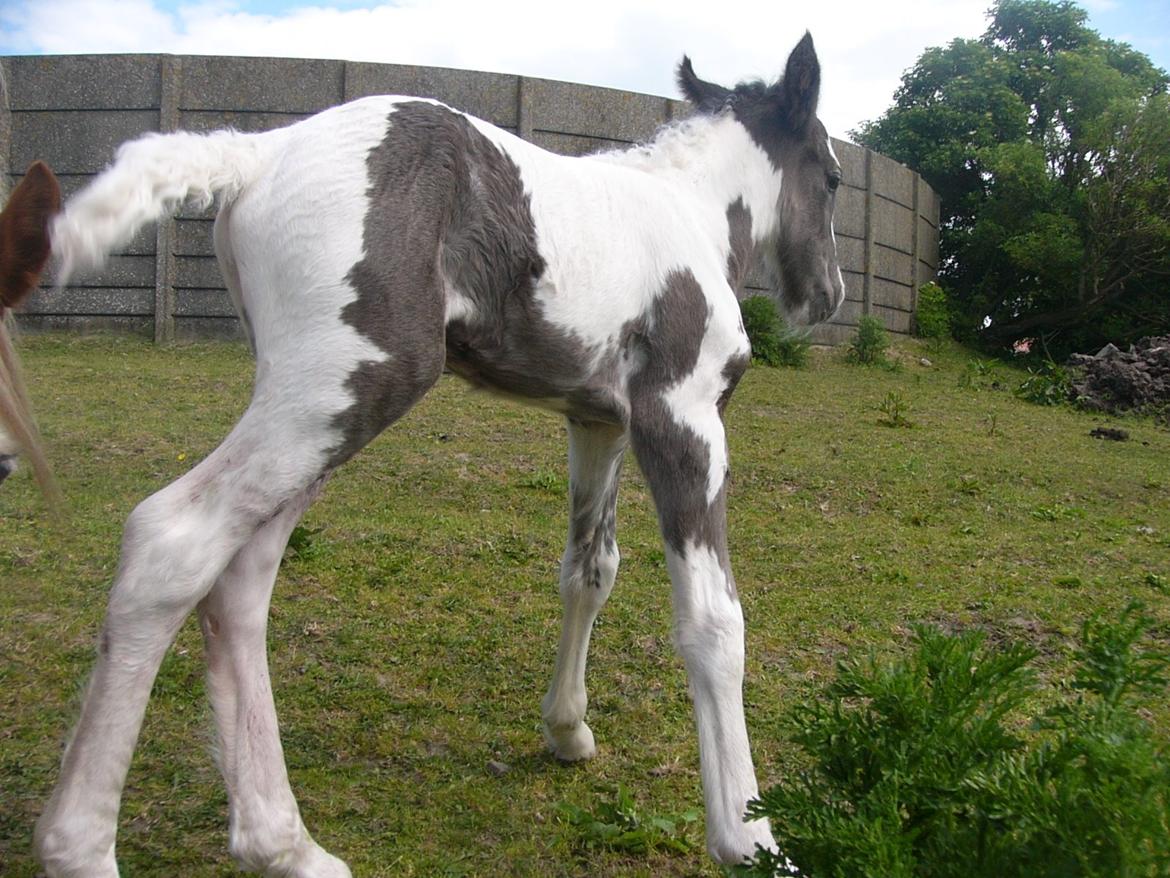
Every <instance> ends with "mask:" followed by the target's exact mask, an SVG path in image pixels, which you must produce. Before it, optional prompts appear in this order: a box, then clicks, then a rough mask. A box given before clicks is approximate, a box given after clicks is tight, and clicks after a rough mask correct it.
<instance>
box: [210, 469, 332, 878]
mask: <svg viewBox="0 0 1170 878" xmlns="http://www.w3.org/2000/svg"><path fill="white" fill-rule="evenodd" d="M323 481H324V480H322V481H321V482H318V483H316V484H314V485H312V486H311V487H309V488H308V489H306V490H305V491H304V492H303V493H301V494H300V495H299V496H297V497H295V498H293V499H292V500H290V501H288V502H287V503H285V504H284V506H283V507H281V509H280V511H279V512H278V513H277V514H276V515H275V516H274V517H273V518H272V519H271V520H270V521H268V522H267V523H265V524H264V525H263V526H262V527H261V528H260V529H259V530H257V531H256V534H255V536H253V537H252V540H251V542H249V543H248V544H247V545H246V546H244V547H243V548H241V549H240V550H239V552H237V553H236V555H235V557H234V558H232V560H231V562H230V563H229V564H228V566H227V569H226V570H224V572H223V574H222V575H221V576H220V577H219V579H218V580H216V583H215V586H214V587H213V588H212V589H211V592H210V593H209V594H208V595H207V597H206V598H204V599H203V601H202V602H201V603H200V604H199V621H200V627H201V629H202V631H203V643H204V650H205V654H206V656H207V682H208V685H207V689H208V694H209V697H210V699H211V703H212V707H213V710H214V713H215V719H216V727H217V744H218V747H217V754H216V755H217V762H218V763H219V767H220V770H221V772H222V773H223V777H224V782H225V785H226V786H227V791H228V810H229V850H230V851H231V853H232V856H233V857H234V858H235V859H236V860H237V861H238V862H239V863H240V865H241V866H242V867H244V868H245V869H250V870H252V871H256V872H261V873H264V874H268V875H279V876H287V878H298V876H299V878H349V874H350V872H349V869H348V867H347V866H346V865H345V864H344V863H343V862H342V861H341V860H339V859H337V858H336V857H334V856H332V855H331V854H329V853H327V852H325V851H324V850H323V849H322V848H321V847H320V846H319V845H317V843H316V842H315V841H313V839H312V837H310V835H309V832H308V830H307V829H305V825H304V823H303V822H302V820H301V816H300V811H299V809H298V807H297V803H296V799H295V798H294V796H293V792H292V789H291V788H290V786H289V781H288V771H287V770H286V768H285V764H284V757H283V750H282V748H281V745H280V735H279V731H278V726H277V718H276V707H275V705H274V703H273V699H272V685H271V682H270V680H269V676H268V655H267V648H266V631H267V622H268V605H269V601H270V599H271V597H272V589H273V585H274V584H275V582H276V574H277V570H278V568H279V567H280V560H281V557H282V555H283V553H284V549H285V546H286V545H287V543H288V538H289V534H290V533H291V532H292V530H293V528H294V527H295V526H296V523H297V522H298V521H299V520H300V518H301V516H302V515H303V514H304V511H305V509H306V508H307V507H308V505H309V504H310V503H311V502H312V500H313V498H314V497H315V496H316V495H317V493H318V491H319V490H320V487H321V484H322V483H323Z"/></svg>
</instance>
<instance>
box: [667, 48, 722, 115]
mask: <svg viewBox="0 0 1170 878" xmlns="http://www.w3.org/2000/svg"><path fill="white" fill-rule="evenodd" d="M677 78H678V87H679V89H681V91H682V93H683V95H684V96H685V97H686V99H687V100H688V101H690V102H691V103H692V104H694V105H695V106H696V107H697V108H698V109H699V110H701V111H703V112H707V113H710V112H712V111H714V110H716V109H718V108H719V107H721V106H723V104H724V102H726V100H727V96H728V95H730V94H731V91H730V90H729V89H726V88H724V87H723V86H721V85H715V83H713V82H705V81H703V80H702V79H699V77H698V76H696V75H695V68H694V67H692V66H691V59H690V58H688V57H687V56H686V55H683V59H682V63H681V64H679V65H678V73H677Z"/></svg>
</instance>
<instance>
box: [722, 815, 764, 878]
mask: <svg viewBox="0 0 1170 878" xmlns="http://www.w3.org/2000/svg"><path fill="white" fill-rule="evenodd" d="M708 821H709V822H708V823H707V852H708V853H709V854H710V855H711V858H712V859H713V860H715V861H716V862H717V863H723V864H725V865H729V866H730V865H738V864H740V863H742V862H744V860H749V859H754V858H755V857H756V856H757V855H758V854H759V849H760V848H763V849H764V850H768V851H775V850H776V849H777V848H776V840H775V839H774V838H772V830H771V829H770V828H769V826H768V821H767V820H751V821H748V822H737V823H735V824H733V825H730V826H719V825H716V824H715V823H714V822H713V821H710V818H708Z"/></svg>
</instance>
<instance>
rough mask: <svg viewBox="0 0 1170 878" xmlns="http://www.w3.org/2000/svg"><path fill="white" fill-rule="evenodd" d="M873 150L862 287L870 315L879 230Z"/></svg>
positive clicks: (867, 169)
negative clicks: (877, 226)
mask: <svg viewBox="0 0 1170 878" xmlns="http://www.w3.org/2000/svg"><path fill="white" fill-rule="evenodd" d="M873 188H874V187H873V150H871V149H867V150H866V151H865V257H864V258H865V272H864V275H863V280H862V287H861V313H862V314H863V315H867V316H868V315H869V313H870V311H871V309H872V307H873V278H874V272H875V269H876V265H875V262H876V259H877V256H876V247H877V244H876V243H875V239H876V236H877V230H876V229H875V228H874V216H873V213H874V211H873V202H874V198H876V196H875V195H874V191H873Z"/></svg>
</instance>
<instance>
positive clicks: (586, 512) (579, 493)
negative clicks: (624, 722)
mask: <svg viewBox="0 0 1170 878" xmlns="http://www.w3.org/2000/svg"><path fill="white" fill-rule="evenodd" d="M625 448H626V436H625V432H624V431H623V430H622V429H621V428H618V427H611V426H609V425H602V424H580V423H576V422H574V421H570V422H569V495H570V506H571V509H570V517H569V537H568V541H567V543H566V545H565V554H564V558H563V559H562V561H561V578H560V592H561V601H562V603H563V605H564V619H563V622H562V627H561V639H560V644H559V646H558V648H557V660H556V668H555V670H554V672H553V679H552V684H551V685H550V686H549V690H548V694H547V695H545V697H544V700H543V701H542V702H541V713H542V715H543V718H544V733H545V739H546V740H547V741H548V744H549V747H550V749H551V750H552V751H553V753H554V754H555V755H556V757H557V758H558V759H562V760H565V761H566V762H572V761H576V760H580V759H588V758H590V757H592V756H593V755H594V753H595V752H596V746H595V744H594V740H593V732H592V731H591V730H590V728H589V726H588V725H586V724H585V708H586V705H587V702H588V697H587V695H586V692H585V662H586V658H587V656H588V652H589V638H590V634H591V632H592V630H593V622H594V620H595V619H596V618H597V614H598V613H599V612H600V611H601V608H602V606H604V605H605V602H606V600H607V599H608V598H609V594H610V592H611V591H612V589H613V584H614V580H615V578H616V577H617V569H618V561H619V555H618V549H617V542H616V541H615V538H614V535H615V524H614V523H615V507H616V505H617V486H618V476H619V474H620V471H621V464H622V455H623V453H624V451H625Z"/></svg>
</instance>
